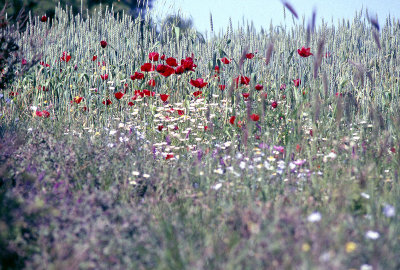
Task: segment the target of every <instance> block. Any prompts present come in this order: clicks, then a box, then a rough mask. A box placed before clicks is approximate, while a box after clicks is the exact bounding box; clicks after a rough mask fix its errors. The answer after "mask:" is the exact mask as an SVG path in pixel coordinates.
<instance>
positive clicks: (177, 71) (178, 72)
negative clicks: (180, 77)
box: [175, 65, 185, 74]
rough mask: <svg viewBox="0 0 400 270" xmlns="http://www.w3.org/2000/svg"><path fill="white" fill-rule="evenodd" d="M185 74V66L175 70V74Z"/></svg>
mask: <svg viewBox="0 0 400 270" xmlns="http://www.w3.org/2000/svg"><path fill="white" fill-rule="evenodd" d="M183 72H185V67H184V66H183V65H180V66H178V67H177V68H176V69H175V74H182V73H183Z"/></svg>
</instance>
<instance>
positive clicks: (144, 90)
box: [143, 89, 155, 97]
mask: <svg viewBox="0 0 400 270" xmlns="http://www.w3.org/2000/svg"><path fill="white" fill-rule="evenodd" d="M143 94H144V95H145V96H148V97H149V96H152V97H154V95H155V92H151V91H150V90H147V89H143Z"/></svg>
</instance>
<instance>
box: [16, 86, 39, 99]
mask: <svg viewBox="0 0 400 270" xmlns="http://www.w3.org/2000/svg"><path fill="white" fill-rule="evenodd" d="M43 87H44V86H43ZM8 96H10V97H14V96H18V92H10V93H9V94H8Z"/></svg>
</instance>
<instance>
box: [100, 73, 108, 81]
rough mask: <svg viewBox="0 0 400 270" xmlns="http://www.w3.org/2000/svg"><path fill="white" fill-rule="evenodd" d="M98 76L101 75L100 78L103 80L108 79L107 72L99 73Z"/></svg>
mask: <svg viewBox="0 0 400 270" xmlns="http://www.w3.org/2000/svg"><path fill="white" fill-rule="evenodd" d="M100 77H101V79H102V80H103V81H104V80H107V79H108V74H104V75H100Z"/></svg>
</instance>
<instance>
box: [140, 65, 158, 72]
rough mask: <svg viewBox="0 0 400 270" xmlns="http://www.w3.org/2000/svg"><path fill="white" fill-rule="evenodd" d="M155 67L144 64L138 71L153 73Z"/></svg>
mask: <svg viewBox="0 0 400 270" xmlns="http://www.w3.org/2000/svg"><path fill="white" fill-rule="evenodd" d="M154 69H155V67H154V65H153V64H152V63H144V64H143V65H142V66H141V67H140V70H141V71H144V72H150V71H154Z"/></svg>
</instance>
